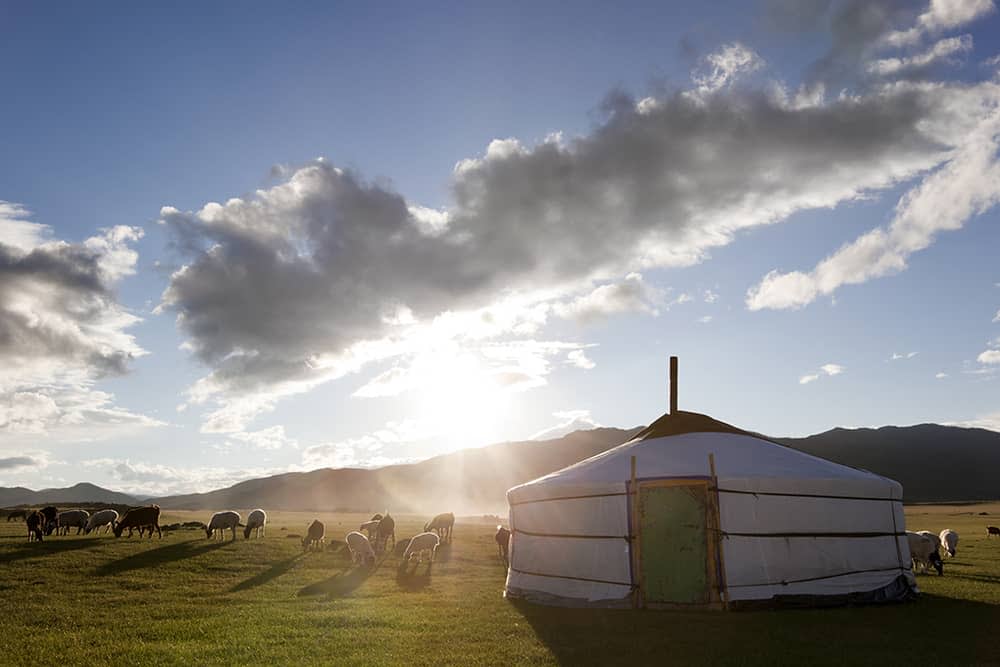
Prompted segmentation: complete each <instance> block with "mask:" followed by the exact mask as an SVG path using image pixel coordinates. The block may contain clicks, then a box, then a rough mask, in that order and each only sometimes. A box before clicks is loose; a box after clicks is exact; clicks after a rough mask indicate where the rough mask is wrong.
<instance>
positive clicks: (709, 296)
mask: <svg viewBox="0 0 1000 667" xmlns="http://www.w3.org/2000/svg"><path fill="white" fill-rule="evenodd" d="M704 300H705V303H715V302H716V301H718V300H719V295H718V294H717V293H716V292H713V291H712V290H710V289H707V290H705V296H704Z"/></svg>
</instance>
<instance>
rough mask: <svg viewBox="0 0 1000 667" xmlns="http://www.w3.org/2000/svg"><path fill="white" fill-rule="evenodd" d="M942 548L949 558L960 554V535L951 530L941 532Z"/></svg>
mask: <svg viewBox="0 0 1000 667" xmlns="http://www.w3.org/2000/svg"><path fill="white" fill-rule="evenodd" d="M940 538H941V547H942V548H943V549H944V552H945V553H946V554H948V555H949V556H954V555H955V554H956V553H957V552H958V533H956V532H955V531H954V530H952V529H951V528H945V529H944V530H942V531H941V535H940Z"/></svg>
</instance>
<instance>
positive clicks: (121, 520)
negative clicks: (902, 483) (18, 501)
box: [7, 505, 1000, 575]
mask: <svg viewBox="0 0 1000 667" xmlns="http://www.w3.org/2000/svg"><path fill="white" fill-rule="evenodd" d="M15 519H24V522H25V524H26V525H27V528H28V541H29V542H32V541H39V542H41V541H42V539H43V536H44V535H52V534H53V533H55V534H56V535H60V534H61V535H67V534H69V530H70V529H71V528H76V534H77V535H79V534H80V533H85V534H90V533H91V532H92V531H95V530H97V531H100V529H102V528H103V529H104V532H105V534H107V533H108V532H113V533H114V534H115V537H121V536H122V534H123V533H124V532H125V531H126V530H127V531H128V536H129V537H132V533H133V531H135V530H138V531H139V537H143V536H144V535H146V534H148V536H149V537H152V536H153V531H154V530H155V531H156V533H157V535H159V536H160V537H162V536H163V533H162V531H161V529H160V508H159V506H157V505H149V506H147V507H135V508H132V509H129V510H127V511H126V512H125V514H123V515H121V516H119V514H118V512H117V511H116V510H113V509H103V510H99V511H97V512H94V513H93V514H91V513H90V512H87V511H86V510H82V509H72V510H66V511H63V512H60V511H59V510H58V509H57V508H55V507H51V506H50V507H43V508H42V509H39V510H13V511H11V512H10V513H9V514H8V515H7V521H13V520H15ZM179 525H183V526H184V527H198V528H204V529H205V536H206V538H208V539H211V538H212V537H216V538H219V539H224V538H225V532H226V531H230V532H231V534H232V539H234V540H235V539H236V530H237V528H242V529H243V536H244V537H245V538H247V539H250V537H251V535H253V536H255V537H263V536H264V530H265V527H266V525H267V513H266V512H264V510H262V509H255V510H253V511H251V512H250V514H248V515H247V519H246V522H244V521H243V518H242V517H241V516H240V514H239V512H234V511H232V510H226V511H224V512H216V513H215V514H213V515H212V518H211V519H210V520H209V522H208V524H207V525H206V524H202V523H200V522H196V521H195V522H188V523H185V524H179ZM454 527H455V515H454V514H452V513H451V512H447V513H444V514H438V515H437V516H435V517H434V518H433V519H431V520H430V521H428V522H427V523H426V524H424V530H423V532H422V533H419V534H417V535H414V536H413V537H411V538H410V539H409V540H408V541H407V545H406V549H405V551H404V552H403V566H404V567H405V566H406V565H408V564H409V563H410V562H411V561H412V559H413V558H416V559H417V567H419V566H420V564H421V563H422V562H423V559H424V555H425V554H426V555H427V559H428V567H430V565H431V564H433V563H434V555H435V553H436V551H437V548H438V546H439V545H440V544H441V543H450V542H451V538H452V531H453V530H454ZM986 536H987V537H988V538H989V537H994V536H995V537H997V538H1000V528H997V527H996V526H987V528H986ZM906 538H907V542H908V544H909V547H910V558H911V559H912V561H913V571H914V572H924V573H926V572H927V571H928V570H929V568H931V567H933V568H934V569H935V570H936V571H937V573H938V574H939V575H940V574H944V561H943V560H942V557H941V554H942V551H943V552H944V553H945V554H947V555H948V556H954V555H955V554H956V553H957V549H958V533H956V532H955V531H954V530H951V529H950V528H946V529H944V530H942V531H941V533H940V534H939V535H935V534H934V533H931V532H930V531H926V530H921V531H917V532H910V531H907V532H906ZM495 539H496V543H497V553H498V555H499V557H500V558H501V559H502V560H503V562H504V563H505V564H506V563H507V562H508V556H509V548H510V531H509V530H508V529H507V528H504V527H503V526H497V532H496V535H495ZM325 540H326V526H324V525H323V522H322V521H320V520H319V519H315V520H313V522H312V523H311V524H309V527H308V528H307V530H306V535H305V537H303V538H302V548H303V549H307V550H308V549H323V548H324V546H325ZM389 540H392V547H389V548H391V549H395V547H396V521H395V519H393V518H392V516H390V515H389V513H388V512H386V513H385V514H384V515H383V514H375V515H374V516H373V517H372V518H371V519H370V520H368V521H366V522H364V523H362V524H361V525H360V526H358V529H357V530H352V531H351V532H349V533H347V535H346V536H345V538H344V542H345V543H346V544H347V548H348V550H349V551H350V554H351V562H352V564H358V565H362V566H365V567H371V566H372V565H374V564H375V561H376V557H377V555H378V554H381V553H383V552H384V551H385V550H386V548H387V547H388V543H389Z"/></svg>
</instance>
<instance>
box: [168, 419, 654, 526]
mask: <svg viewBox="0 0 1000 667" xmlns="http://www.w3.org/2000/svg"><path fill="white" fill-rule="evenodd" d="M638 431H639V429H637V428H635V429H630V430H622V429H617V428H597V429H592V430H589V431H576V432H575V433H571V434H569V435H567V436H564V437H562V438H557V439H555V440H545V441H534V440H530V441H525V442H505V443H500V444H496V445H489V446H487V447H483V448H480V449H465V450H462V451H458V452H453V453H451V454H445V455H443V456H437V457H435V458H432V459H428V460H426V461H421V462H420V463H412V464H407V465H395V466H388V467H386V468H379V469H376V470H361V469H356V468H344V469H339V470H331V469H329V468H325V469H322V470H314V471H312V472H306V473H287V474H284V475H276V476H274V477H266V478H263V479H253V480H249V481H246V482H240V483H239V484H236V485H235V486H231V487H229V488H227V489H220V490H218V491H211V492H209V493H197V494H191V495H185V496H171V497H167V498H159V499H155V500H154V501H153V502H156V503H158V504H159V505H160V506H161V507H164V508H173V509H219V508H225V507H235V508H250V507H264V508H268V509H275V510H327V511H329V510H337V511H348V510H356V511H365V512H368V511H372V512H374V511H382V510H384V509H389V511H391V512H399V513H402V512H417V513H422V514H431V513H437V512H444V511H449V510H454V511H456V512H490V513H494V512H496V513H502V514H506V512H507V501H506V492H507V489H509V488H510V487H512V486H515V485H517V484H520V483H521V482H526V481H528V480H530V479H534V478H536V477H540V476H542V475H546V474H548V473H550V472H552V471H554V470H558V469H559V468H563V467H565V466H568V465H570V464H572V463H576V462H577V461H580V460H581V459H585V458H588V457H590V456H593V455H594V454H599V453H600V452H603V451H604V450H606V449H609V448H611V447H614V446H616V445H619V444H621V443H623V442H625V441H626V440H628V439H629V438H631V437H632V436H633V435H635V434H636V433H637V432H638Z"/></svg>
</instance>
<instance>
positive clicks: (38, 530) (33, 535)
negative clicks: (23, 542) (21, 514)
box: [24, 511, 45, 542]
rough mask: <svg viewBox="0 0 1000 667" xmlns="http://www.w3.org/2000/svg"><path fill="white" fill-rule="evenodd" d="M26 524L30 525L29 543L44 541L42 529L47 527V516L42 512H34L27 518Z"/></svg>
mask: <svg viewBox="0 0 1000 667" xmlns="http://www.w3.org/2000/svg"><path fill="white" fill-rule="evenodd" d="M24 522H25V523H26V524H28V541H29V542H34V541H36V540H37V541H39V542H41V541H42V528H43V527H44V526H45V516H44V515H43V514H42V513H41V512H37V511H35V512H32V513H31V514H29V515H28V516H27V517H25V519H24Z"/></svg>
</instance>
